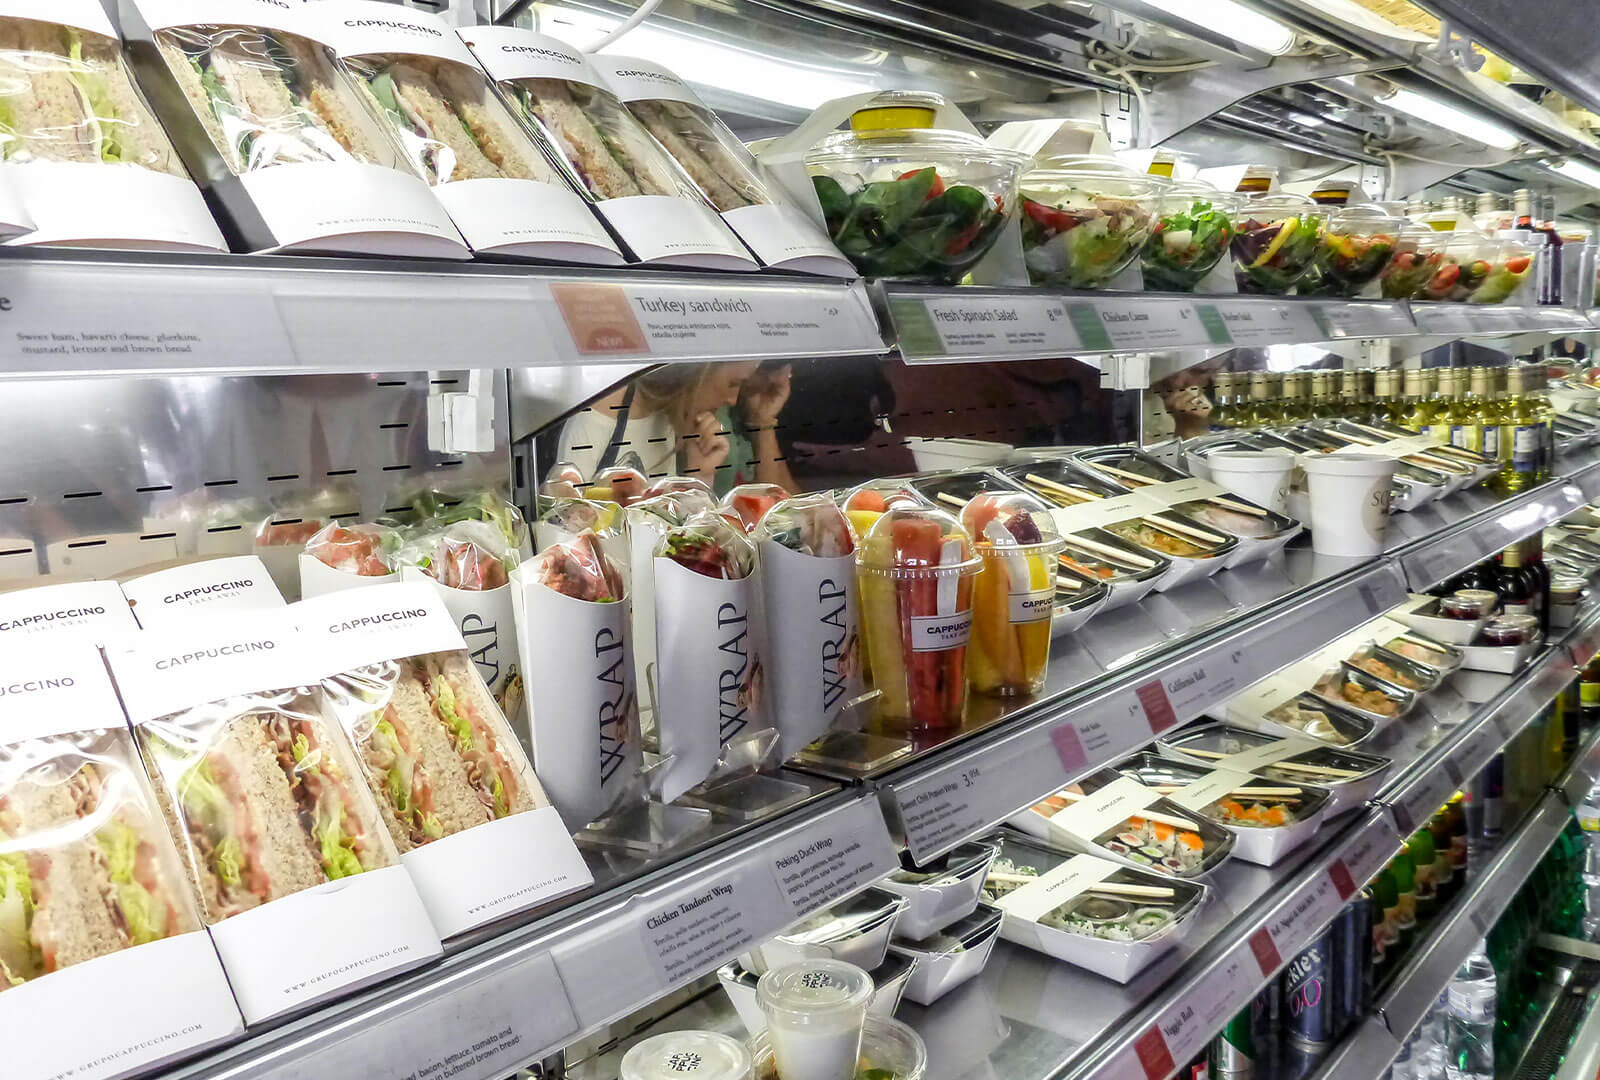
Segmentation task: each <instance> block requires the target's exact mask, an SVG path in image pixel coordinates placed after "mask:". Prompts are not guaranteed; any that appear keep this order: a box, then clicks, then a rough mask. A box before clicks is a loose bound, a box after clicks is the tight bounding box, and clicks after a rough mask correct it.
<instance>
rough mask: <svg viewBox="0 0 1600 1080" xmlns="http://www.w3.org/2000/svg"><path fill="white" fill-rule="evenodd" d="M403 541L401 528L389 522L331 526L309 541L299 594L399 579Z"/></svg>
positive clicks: (318, 593)
mask: <svg viewBox="0 0 1600 1080" xmlns="http://www.w3.org/2000/svg"><path fill="white" fill-rule="evenodd" d="M403 544H404V541H403V539H402V538H401V535H400V532H399V530H397V529H392V528H390V527H389V526H387V525H373V524H363V525H340V524H338V523H337V522H336V523H334V524H332V525H329V526H327V527H326V528H324V529H322V530H321V531H319V532H318V533H317V534H316V535H315V536H313V537H312V538H311V539H310V540H307V541H306V547H305V551H304V553H302V554H301V556H300V595H301V596H302V597H306V598H309V597H313V596H321V595H322V594H323V593H326V592H333V591H335V590H337V589H353V588H357V587H359V586H366V585H381V584H384V583H386V582H391V581H399V580H400V560H399V555H400V548H401V547H402V546H403Z"/></svg>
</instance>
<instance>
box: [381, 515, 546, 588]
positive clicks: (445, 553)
mask: <svg viewBox="0 0 1600 1080" xmlns="http://www.w3.org/2000/svg"><path fill="white" fill-rule="evenodd" d="M400 558H401V563H402V565H406V566H414V567H416V568H417V569H418V570H420V571H422V572H423V573H424V574H426V575H427V576H428V577H430V578H432V579H433V580H434V581H437V582H438V583H439V584H440V585H443V586H445V587H446V588H449V589H462V590H465V591H467V592H488V591H489V590H491V589H499V588H502V587H504V586H505V584H506V582H507V581H508V580H509V576H508V575H509V574H510V573H511V571H512V570H513V569H515V568H516V565H517V563H518V562H520V561H521V560H520V559H519V557H518V555H517V552H516V550H515V549H514V548H511V547H508V546H507V545H506V543H505V535H504V534H503V533H501V532H500V531H499V530H497V529H495V528H494V527H493V526H491V525H489V524H488V523H486V522H482V521H458V522H455V523H454V524H451V525H446V526H444V528H442V529H439V530H438V531H432V530H425V531H424V532H423V533H422V534H421V535H420V536H418V537H417V538H416V539H414V540H413V541H412V542H411V543H410V544H408V545H406V547H405V548H404V549H403V550H402V552H401V556H400Z"/></svg>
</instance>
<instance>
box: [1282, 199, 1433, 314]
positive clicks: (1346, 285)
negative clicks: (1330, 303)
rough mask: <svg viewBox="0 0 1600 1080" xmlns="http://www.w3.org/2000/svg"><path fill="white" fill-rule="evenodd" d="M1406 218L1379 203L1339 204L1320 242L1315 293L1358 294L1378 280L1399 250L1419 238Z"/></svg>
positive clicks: (1330, 217)
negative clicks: (1407, 230) (1407, 231)
mask: <svg viewBox="0 0 1600 1080" xmlns="http://www.w3.org/2000/svg"><path fill="white" fill-rule="evenodd" d="M1402 224H1403V222H1402V221H1401V220H1400V219H1399V218H1397V217H1394V216H1393V215H1391V214H1388V213H1385V212H1384V211H1383V210H1381V209H1379V208H1378V207H1376V206H1341V207H1336V208H1335V209H1334V210H1333V212H1332V214H1331V215H1330V216H1329V218H1328V224H1327V226H1326V227H1325V228H1324V229H1323V230H1322V242H1321V243H1320V244H1318V245H1317V259H1316V269H1315V270H1314V271H1313V273H1314V275H1315V277H1316V282H1315V284H1314V285H1313V286H1312V287H1311V288H1310V289H1309V290H1308V291H1309V293H1310V294H1311V295H1313V296H1355V295H1357V294H1359V293H1360V292H1361V290H1362V289H1364V288H1366V287H1367V286H1368V285H1369V284H1371V283H1372V282H1373V281H1376V280H1377V279H1378V277H1379V275H1381V274H1382V273H1383V271H1384V268H1385V267H1387V266H1388V265H1389V261H1390V260H1391V259H1392V258H1394V256H1395V254H1396V253H1397V252H1398V251H1401V250H1403V245H1404V244H1406V243H1411V244H1415V240H1412V239H1410V238H1406V237H1403V236H1402V235H1401V225H1402Z"/></svg>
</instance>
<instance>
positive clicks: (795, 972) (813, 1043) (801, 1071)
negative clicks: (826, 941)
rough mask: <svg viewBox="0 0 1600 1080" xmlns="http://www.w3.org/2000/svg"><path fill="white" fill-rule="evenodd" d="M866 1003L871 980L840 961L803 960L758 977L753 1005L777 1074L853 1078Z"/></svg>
mask: <svg viewBox="0 0 1600 1080" xmlns="http://www.w3.org/2000/svg"><path fill="white" fill-rule="evenodd" d="M871 1000H872V976H870V975H868V974H867V973H866V972H865V971H863V970H861V969H860V968H858V967H856V966H855V965H854V964H847V963H845V962H844V961H843V960H809V961H807V962H805V963H803V964H790V965H788V966H786V967H781V968H775V969H773V970H772V971H769V972H767V973H766V974H765V975H763V976H761V981H760V982H758V983H757V984H756V1001H757V1003H758V1004H760V1006H761V1011H762V1012H763V1013H765V1014H766V1017H767V1032H766V1041H767V1045H768V1046H769V1047H770V1048H771V1052H772V1062H773V1065H774V1066H776V1069H777V1074H778V1076H779V1077H781V1078H782V1080H845V1078H850V1077H854V1076H855V1074H856V1063H857V1062H858V1061H859V1060H860V1058H861V1029H862V1027H863V1026H864V1025H865V1023H866V1019H867V1006H868V1004H869V1003H870V1002H871ZM760 1049H761V1048H759V1047H758V1048H757V1057H758V1058H759V1057H761V1056H762V1055H761V1053H760Z"/></svg>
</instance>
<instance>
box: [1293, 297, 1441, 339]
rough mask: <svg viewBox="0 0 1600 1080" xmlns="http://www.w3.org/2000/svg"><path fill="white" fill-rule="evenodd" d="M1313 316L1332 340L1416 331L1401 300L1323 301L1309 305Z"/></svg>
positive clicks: (1319, 326) (1405, 333)
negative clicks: (1399, 301) (1398, 301)
mask: <svg viewBox="0 0 1600 1080" xmlns="http://www.w3.org/2000/svg"><path fill="white" fill-rule="evenodd" d="M1307 306H1308V307H1309V308H1310V312H1311V317H1312V318H1313V319H1315V320H1316V323H1317V327H1318V329H1320V330H1321V331H1322V333H1323V334H1324V335H1325V337H1326V338H1327V339H1328V340H1329V341H1337V340H1345V339H1349V338H1370V337H1398V336H1402V335H1407V334H1415V333H1416V332H1417V328H1416V325H1415V324H1414V323H1412V321H1411V316H1410V315H1408V314H1406V310H1405V308H1404V307H1403V306H1402V305H1401V304H1399V303H1397V302H1396V303H1379V302H1375V301H1371V300H1343V301H1323V302H1321V303H1316V304H1309V305H1307Z"/></svg>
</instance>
